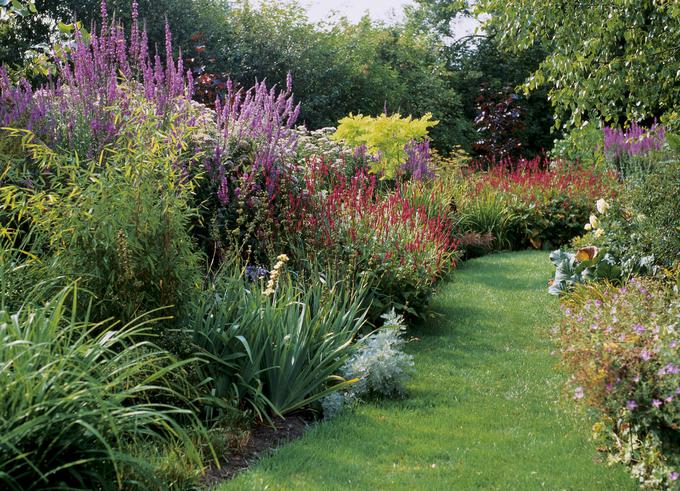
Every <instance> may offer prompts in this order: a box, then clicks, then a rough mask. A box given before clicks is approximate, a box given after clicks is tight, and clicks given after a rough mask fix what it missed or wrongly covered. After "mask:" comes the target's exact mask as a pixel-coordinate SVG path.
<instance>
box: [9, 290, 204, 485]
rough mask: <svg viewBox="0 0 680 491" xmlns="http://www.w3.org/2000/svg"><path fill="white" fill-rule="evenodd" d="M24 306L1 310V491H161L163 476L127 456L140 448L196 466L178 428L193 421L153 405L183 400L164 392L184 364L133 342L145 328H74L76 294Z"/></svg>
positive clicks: (189, 416)
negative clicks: (140, 490)
mask: <svg viewBox="0 0 680 491" xmlns="http://www.w3.org/2000/svg"><path fill="white" fill-rule="evenodd" d="M29 300H30V299H29ZM29 300H27V302H26V303H25V305H24V306H23V307H22V308H20V309H19V310H18V311H7V310H0V385H1V386H2V392H3V394H2V397H1V398H0V483H1V487H3V489H12V490H32V489H57V488H59V489H62V488H64V489H66V488H68V489H122V488H131V487H138V486H142V487H143V486H147V487H157V488H158V489H162V488H163V485H162V476H156V475H154V471H153V469H152V468H151V466H150V465H149V463H148V462H147V461H145V460H144V459H143V458H140V457H133V456H132V451H131V450H130V448H131V446H134V445H135V444H136V443H139V442H155V443H159V442H164V441H179V442H182V444H183V449H184V452H185V453H186V455H187V456H188V458H190V459H197V454H196V452H195V449H194V448H193V445H192V444H191V441H190V440H189V438H188V436H187V434H186V432H185V430H184V429H183V428H182V427H181V426H180V424H179V423H178V418H182V419H185V420H187V419H188V420H193V421H194V423H196V425H197V426H198V422H197V421H196V420H195V418H194V417H193V415H192V413H191V411H190V410H187V409H180V408H177V407H173V406H171V405H167V404H160V403H155V402H152V397H156V396H157V395H158V394H159V393H166V394H169V395H171V396H172V397H173V398H176V399H183V397H182V396H181V395H180V394H178V393H176V392H175V389H172V388H169V387H168V386H167V385H165V383H164V377H165V376H166V375H168V374H170V373H171V372H173V371H174V370H176V369H178V368H179V367H180V366H181V365H182V364H183V363H180V362H176V361H174V360H173V359H172V357H171V356H170V355H169V354H167V353H166V352H164V351H161V350H159V349H158V348H156V347H155V346H153V345H152V344H150V343H148V342H146V341H140V340H139V339H140V338H142V337H144V336H147V335H148V334H149V328H148V326H145V322H140V321H137V322H136V323H135V324H129V325H126V326H123V327H116V326H114V325H113V324H91V323H88V322H87V321H85V322H78V321H77V320H76V318H77V315H76V311H75V309H76V305H77V291H76V290H75V289H66V290H64V291H62V292H61V293H60V294H58V295H57V296H55V297H54V298H52V299H51V300H50V301H49V302H48V303H47V304H45V305H43V306H40V307H33V306H31V302H30V301H29ZM69 310H70V311H71V313H70V314H69V313H67V312H68V311H69ZM184 363H186V362H184ZM199 465H200V461H199Z"/></svg>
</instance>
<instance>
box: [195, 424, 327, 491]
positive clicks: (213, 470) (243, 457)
mask: <svg viewBox="0 0 680 491" xmlns="http://www.w3.org/2000/svg"><path fill="white" fill-rule="evenodd" d="M315 421H316V419H315V418H314V417H313V415H312V414H310V413H300V414H294V415H290V416H288V417H286V418H285V419H284V418H275V419H274V420H273V423H274V426H270V425H265V424H261V425H258V426H256V427H254V428H253V429H252V430H251V431H250V438H249V439H248V441H247V443H246V444H245V445H242V446H240V447H239V448H237V449H235V450H234V452H233V453H231V454H230V455H228V456H226V457H225V459H224V461H223V462H220V467H219V468H218V467H217V466H214V465H213V466H211V467H210V468H209V469H208V470H207V471H206V474H205V476H204V477H203V481H204V483H205V484H208V485H210V484H215V483H217V482H219V481H224V480H227V479H231V478H233V477H234V476H235V475H236V474H238V473H239V472H241V471H244V470H246V469H248V468H249V467H250V466H251V465H253V464H254V463H255V462H257V460H258V459H259V458H260V457H262V456H263V455H267V453H269V452H270V451H272V450H274V449H276V448H278V447H280V446H281V445H283V444H285V443H288V442H290V441H293V440H297V439H298V438H300V437H301V436H302V435H303V434H304V433H305V431H306V430H307V429H308V428H309V427H310V425H311V424H313V423H314V422H315Z"/></svg>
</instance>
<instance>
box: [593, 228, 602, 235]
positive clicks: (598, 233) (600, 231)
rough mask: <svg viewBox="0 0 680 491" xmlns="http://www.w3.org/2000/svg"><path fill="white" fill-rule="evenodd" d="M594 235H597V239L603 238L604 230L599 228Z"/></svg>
mask: <svg viewBox="0 0 680 491" xmlns="http://www.w3.org/2000/svg"><path fill="white" fill-rule="evenodd" d="M594 235H595V237H602V236H603V235H604V230H603V229H601V228H598V229H597V230H595V233H594Z"/></svg>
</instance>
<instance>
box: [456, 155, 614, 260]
mask: <svg viewBox="0 0 680 491" xmlns="http://www.w3.org/2000/svg"><path fill="white" fill-rule="evenodd" d="M464 179H465V185H464V186H463V188H462V189H461V190H460V195H459V197H458V199H457V212H456V215H457V217H458V222H459V228H460V230H461V232H463V233H465V232H478V233H482V234H484V233H490V234H492V235H494V236H495V237H496V243H495V247H496V248H500V249H510V248H524V247H534V248H549V247H554V246H559V245H563V244H566V243H568V242H569V241H570V240H571V239H572V238H574V237H575V236H577V235H578V234H579V233H580V232H581V231H582V230H583V228H582V227H583V223H584V222H585V221H586V220H587V218H588V216H589V214H590V213H591V211H593V209H594V201H595V199H596V198H597V197H599V196H600V195H599V193H602V195H604V196H607V195H611V194H613V192H614V189H615V188H616V179H615V178H614V176H612V175H610V174H608V173H606V172H602V171H597V170H594V169H587V168H582V167H580V166H577V165H568V164H563V163H549V162H547V161H545V160H543V159H541V158H539V157H537V158H535V159H532V160H530V161H526V160H519V161H516V162H515V161H511V160H505V161H503V162H501V163H500V164H499V165H496V166H493V167H491V168H489V169H487V170H482V171H478V172H474V173H469V175H467V176H466V177H464Z"/></svg>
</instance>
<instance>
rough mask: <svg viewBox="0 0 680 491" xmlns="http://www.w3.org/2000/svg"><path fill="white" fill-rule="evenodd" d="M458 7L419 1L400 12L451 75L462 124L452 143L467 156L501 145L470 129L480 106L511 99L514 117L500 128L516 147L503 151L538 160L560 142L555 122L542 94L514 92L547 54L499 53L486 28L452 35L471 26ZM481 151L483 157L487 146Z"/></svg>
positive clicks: (534, 50) (537, 50) (539, 50)
mask: <svg viewBox="0 0 680 491" xmlns="http://www.w3.org/2000/svg"><path fill="white" fill-rule="evenodd" d="M462 3H463V2H442V1H439V0H418V1H417V2H415V5H413V6H407V7H405V12H406V15H407V22H408V24H409V26H411V28H413V29H415V30H417V31H418V32H421V31H422V32H427V33H430V35H431V36H434V37H435V38H436V39H439V40H441V41H442V42H443V46H442V47H441V52H442V55H443V56H444V57H445V59H446V62H447V66H448V68H449V70H450V72H451V75H450V77H449V79H450V84H451V86H452V88H453V89H454V90H455V91H456V92H457V93H458V94H460V99H461V102H462V104H461V111H462V115H463V116H464V119H463V122H464V123H465V126H464V127H463V128H462V130H463V132H462V134H460V135H459V136H457V138H456V139H455V140H454V141H456V143H457V144H459V145H462V146H463V147H464V148H465V149H466V150H468V151H472V150H473V145H474V144H475V143H476V142H478V141H479V140H483V141H484V142H490V141H492V140H494V139H496V140H497V141H498V143H502V142H503V140H502V139H500V138H497V137H495V136H494V135H493V134H489V133H488V132H482V133H480V132H479V131H474V128H473V123H474V121H475V120H476V119H478V118H480V117H482V118H483V119H486V118H484V116H485V115H482V114H480V109H481V107H480V106H487V107H489V106H490V107H492V108H493V107H494V106H495V105H496V103H498V102H501V101H503V100H504V99H505V98H507V97H508V96H510V95H511V96H512V102H511V106H512V108H513V109H514V111H513V113H515V114H514V116H515V117H511V118H510V119H509V120H507V122H508V123H510V124H508V125H505V126H506V128H507V129H508V130H510V133H511V136H513V138H514V139H515V144H514V145H508V146H509V147H511V148H512V147H514V148H515V150H516V153H515V156H517V157H524V158H527V159H531V158H534V157H535V156H536V155H541V154H543V153H544V152H545V151H547V150H549V149H550V148H551V147H552V140H553V139H554V138H555V137H559V132H557V134H554V131H553V130H552V128H551V127H552V126H553V123H554V121H553V117H552V112H551V107H550V102H549V101H548V97H547V91H546V90H545V89H538V90H536V91H534V92H532V93H531V94H523V93H522V92H520V91H517V90H516V89H515V87H517V86H518V85H521V84H522V83H524V81H525V80H526V79H527V77H528V76H529V75H530V74H531V73H532V72H534V71H535V70H536V69H537V68H538V66H539V64H540V63H541V62H542V61H543V60H544V59H545V56H546V54H547V52H548V49H549V48H548V47H547V46H541V45H538V44H537V45H534V46H533V47H531V48H529V49H527V50H526V51H523V52H521V53H510V52H508V51H505V50H503V49H501V47H500V46H499V36H498V34H497V33H496V32H495V31H494V29H493V28H492V27H489V26H487V27H486V28H485V29H484V30H483V31H482V30H481V29H479V30H475V32H474V33H471V34H467V35H463V36H461V34H460V32H454V30H455V28H456V26H459V25H460V24H461V23H463V25H464V26H466V27H467V24H468V23H472V22H474V19H472V18H470V15H471V12H470V10H469V9H467V8H465V6H464V5H462ZM471 21H472V22H471ZM501 105H502V104H501ZM504 114H506V115H507V116H513V114H511V113H504V112H496V115H497V116H503V115H504ZM436 116H438V115H436ZM438 119H441V118H439V117H438ZM501 119H505V118H501ZM483 150H486V151H487V154H488V150H489V149H488V147H487V146H486V145H485V146H484V147H483ZM476 156H480V155H476ZM487 156H488V157H491V158H493V159H495V160H496V161H498V160H500V159H501V158H502V157H501V156H500V155H495V154H493V153H492V154H491V155H487Z"/></svg>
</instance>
